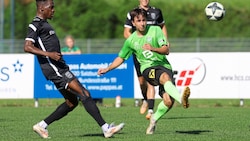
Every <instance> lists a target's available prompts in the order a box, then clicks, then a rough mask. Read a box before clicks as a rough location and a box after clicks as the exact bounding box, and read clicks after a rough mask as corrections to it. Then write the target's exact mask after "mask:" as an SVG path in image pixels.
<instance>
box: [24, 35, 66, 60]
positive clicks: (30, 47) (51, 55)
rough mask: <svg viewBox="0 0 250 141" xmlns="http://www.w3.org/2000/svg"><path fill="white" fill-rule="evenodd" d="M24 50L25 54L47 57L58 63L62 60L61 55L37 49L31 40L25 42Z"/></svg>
mask: <svg viewBox="0 0 250 141" xmlns="http://www.w3.org/2000/svg"><path fill="white" fill-rule="evenodd" d="M23 49H24V52H27V53H31V54H35V55H40V56H46V57H49V58H51V59H53V60H56V61H58V60H60V59H61V57H62V55H61V53H58V52H47V51H43V50H41V49H39V48H37V47H35V46H34V43H33V42H32V41H29V40H25V43H24V48H23Z"/></svg>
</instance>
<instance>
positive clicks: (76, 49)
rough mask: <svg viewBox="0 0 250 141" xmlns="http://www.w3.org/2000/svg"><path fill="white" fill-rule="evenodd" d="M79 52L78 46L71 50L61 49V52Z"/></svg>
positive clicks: (67, 48)
mask: <svg viewBox="0 0 250 141" xmlns="http://www.w3.org/2000/svg"><path fill="white" fill-rule="evenodd" d="M79 50H80V48H79V47H77V46H73V47H72V48H69V47H67V46H65V47H63V48H62V49H61V52H76V51H79Z"/></svg>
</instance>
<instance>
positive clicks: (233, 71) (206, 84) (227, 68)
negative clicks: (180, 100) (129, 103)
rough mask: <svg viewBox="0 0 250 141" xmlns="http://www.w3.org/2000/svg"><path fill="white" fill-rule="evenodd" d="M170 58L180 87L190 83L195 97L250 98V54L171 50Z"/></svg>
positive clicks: (136, 95) (138, 94)
mask: <svg viewBox="0 0 250 141" xmlns="http://www.w3.org/2000/svg"><path fill="white" fill-rule="evenodd" d="M167 58H168V60H169V61H170V63H171V64H172V67H173V70H174V71H177V73H176V74H175V75H174V78H175V83H176V86H177V88H178V89H179V90H180V92H181V91H182V90H183V88H184V87H185V86H190V88H191V98H250V87H249V85H250V67H249V66H250V63H249V61H248V60H250V53H241V52H236V53H235V52H234V53H221V52H220V53H215V52H211V53H171V54H170V55H169V56H167ZM157 90H158V89H157V88H156V91H157ZM135 97H141V96H140V92H136V93H135ZM156 97H157V98H159V96H158V92H156Z"/></svg>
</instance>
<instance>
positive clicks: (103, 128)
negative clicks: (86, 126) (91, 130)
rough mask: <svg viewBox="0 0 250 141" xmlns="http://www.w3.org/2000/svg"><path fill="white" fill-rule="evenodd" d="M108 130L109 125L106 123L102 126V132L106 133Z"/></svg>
mask: <svg viewBox="0 0 250 141" xmlns="http://www.w3.org/2000/svg"><path fill="white" fill-rule="evenodd" d="M108 128H109V125H108V124H107V123H105V124H103V125H102V131H103V132H106V131H107V130H108Z"/></svg>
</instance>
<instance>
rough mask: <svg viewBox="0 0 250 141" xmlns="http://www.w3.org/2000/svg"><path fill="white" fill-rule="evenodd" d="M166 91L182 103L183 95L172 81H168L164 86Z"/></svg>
mask: <svg viewBox="0 0 250 141" xmlns="http://www.w3.org/2000/svg"><path fill="white" fill-rule="evenodd" d="M164 90H165V91H166V92H167V93H168V94H169V95H170V96H171V97H173V98H174V99H175V100H176V101H178V102H179V103H181V94H180V93H179V91H178V89H177V88H176V87H175V86H174V85H173V83H172V82H171V81H167V82H166V83H165V84H164Z"/></svg>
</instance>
